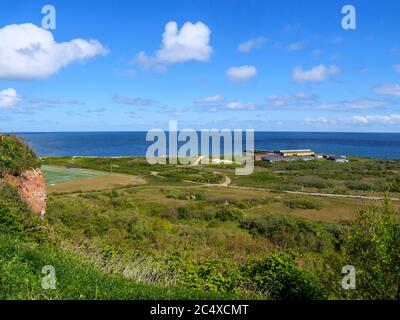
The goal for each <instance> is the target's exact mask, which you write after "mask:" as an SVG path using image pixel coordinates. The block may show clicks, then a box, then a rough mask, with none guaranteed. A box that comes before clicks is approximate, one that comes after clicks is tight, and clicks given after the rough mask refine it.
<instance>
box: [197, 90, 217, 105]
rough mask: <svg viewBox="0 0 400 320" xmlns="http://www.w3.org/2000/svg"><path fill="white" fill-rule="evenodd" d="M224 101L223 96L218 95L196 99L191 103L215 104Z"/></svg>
mask: <svg viewBox="0 0 400 320" xmlns="http://www.w3.org/2000/svg"><path fill="white" fill-rule="evenodd" d="M222 101H224V96H223V95H222V94H220V93H218V94H216V95H214V96H208V97H203V98H200V99H196V100H194V101H193V102H194V103H196V104H216V103H220V102H222Z"/></svg>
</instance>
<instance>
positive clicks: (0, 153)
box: [0, 134, 40, 176]
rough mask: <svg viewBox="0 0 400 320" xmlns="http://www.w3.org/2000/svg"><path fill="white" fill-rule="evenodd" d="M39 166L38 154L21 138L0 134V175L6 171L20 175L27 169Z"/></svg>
mask: <svg viewBox="0 0 400 320" xmlns="http://www.w3.org/2000/svg"><path fill="white" fill-rule="evenodd" d="M39 166H40V161H39V159H38V158H37V156H36V154H35V153H34V152H33V150H32V149H31V148H29V146H28V145H27V144H25V143H24V142H22V140H21V139H19V138H18V137H16V136H12V135H4V134H0V176H1V175H4V174H6V173H8V174H12V175H20V174H21V173H22V172H24V171H25V170H28V169H32V168H37V167H39Z"/></svg>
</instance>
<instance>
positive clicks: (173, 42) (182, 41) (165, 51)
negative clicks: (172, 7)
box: [135, 21, 213, 71]
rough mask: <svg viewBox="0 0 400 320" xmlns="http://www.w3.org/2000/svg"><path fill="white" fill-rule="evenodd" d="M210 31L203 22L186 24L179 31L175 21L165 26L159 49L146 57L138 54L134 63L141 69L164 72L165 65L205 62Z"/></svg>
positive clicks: (207, 55) (209, 46)
mask: <svg viewBox="0 0 400 320" xmlns="http://www.w3.org/2000/svg"><path fill="white" fill-rule="evenodd" d="M210 34H211V30H210V29H209V28H208V26H206V25H205V24H204V23H203V22H200V21H199V22H196V23H192V22H186V23H185V24H184V25H183V26H182V28H181V29H178V25H177V23H176V22H175V21H170V22H168V23H167V24H166V25H165V31H164V33H163V35H162V43H161V48H160V49H159V50H158V51H157V52H156V53H155V54H154V56H148V55H147V54H146V53H145V52H144V51H142V52H140V53H139V54H138V55H137V56H136V58H135V62H136V63H137V64H139V65H140V66H141V67H143V68H146V69H147V68H155V69H158V70H161V71H162V70H164V69H165V65H168V64H175V63H181V62H186V61H190V60H194V61H207V60H208V59H209V58H210V56H211V54H212V51H213V50H212V47H211V45H210Z"/></svg>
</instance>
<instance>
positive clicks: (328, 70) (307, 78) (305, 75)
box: [293, 64, 340, 83]
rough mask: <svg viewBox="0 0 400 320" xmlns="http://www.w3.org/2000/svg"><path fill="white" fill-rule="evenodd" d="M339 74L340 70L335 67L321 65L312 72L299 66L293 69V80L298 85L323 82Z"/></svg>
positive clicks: (312, 69)
mask: <svg viewBox="0 0 400 320" xmlns="http://www.w3.org/2000/svg"><path fill="white" fill-rule="evenodd" d="M339 72H340V70H339V68H338V67H336V66H334V65H332V66H329V67H326V66H325V65H323V64H320V65H318V66H315V67H313V68H311V69H310V70H304V69H303V67H302V66H297V67H295V68H294V69H293V80H294V81H295V82H298V83H305V82H323V81H326V80H328V79H329V78H330V77H331V76H334V75H336V74H338V73H339Z"/></svg>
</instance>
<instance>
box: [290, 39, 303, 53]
mask: <svg viewBox="0 0 400 320" xmlns="http://www.w3.org/2000/svg"><path fill="white" fill-rule="evenodd" d="M305 45H306V42H305V41H296V42H293V43H291V44H289V45H288V46H287V47H286V50H287V51H297V50H301V49H304V47H305Z"/></svg>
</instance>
